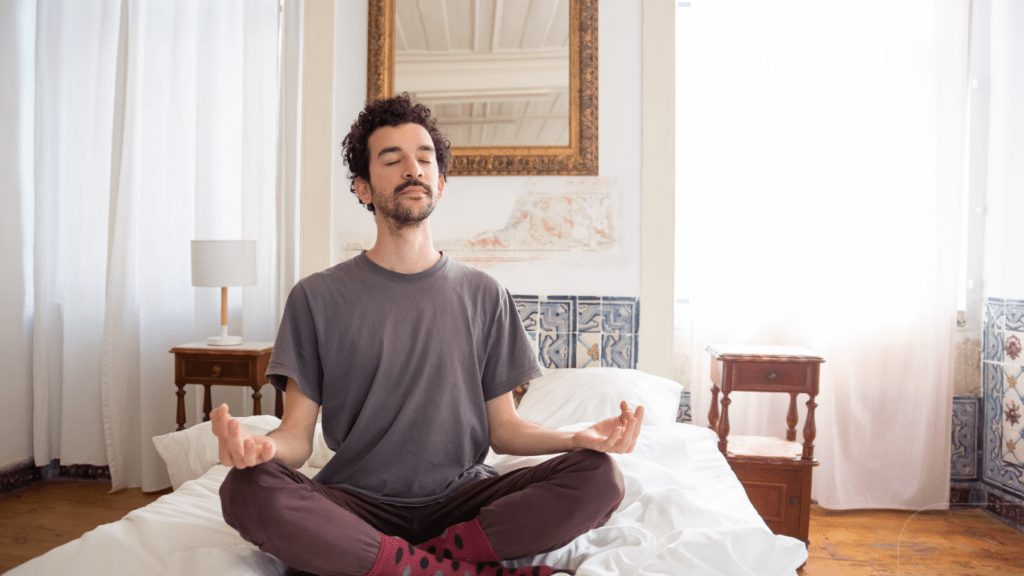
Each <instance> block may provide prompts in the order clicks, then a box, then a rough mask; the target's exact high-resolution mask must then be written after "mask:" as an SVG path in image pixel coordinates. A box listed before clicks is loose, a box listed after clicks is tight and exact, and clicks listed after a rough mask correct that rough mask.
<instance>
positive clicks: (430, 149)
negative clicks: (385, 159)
mask: <svg viewBox="0 0 1024 576" xmlns="http://www.w3.org/2000/svg"><path fill="white" fill-rule="evenodd" d="M401 151H402V147H401V146H388V147H387V148H384V149H383V150H381V151H380V152H378V153H377V157H378V158H380V157H381V156H383V155H385V154H389V153H396V152H401ZM416 151H417V152H419V151H423V152H431V153H434V152H435V151H434V147H433V146H428V145H426V144H421V145H420V146H419V147H418V148H416Z"/></svg>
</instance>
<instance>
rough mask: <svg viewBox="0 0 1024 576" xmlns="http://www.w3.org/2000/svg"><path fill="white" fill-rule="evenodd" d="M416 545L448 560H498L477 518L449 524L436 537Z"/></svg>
mask: <svg viewBox="0 0 1024 576" xmlns="http://www.w3.org/2000/svg"><path fill="white" fill-rule="evenodd" d="M416 547H417V548H419V549H421V550H426V551H427V552H428V553H430V554H434V555H435V556H441V557H442V558H447V559H448V560H470V561H473V562H497V561H498V560H499V558H498V555H497V554H495V553H494V549H493V548H491V543H490V542H489V541H488V540H487V536H486V535H485V534H484V529H483V528H481V527H480V521H479V518H474V519H472V520H470V521H469V522H463V523H462V524H456V525H454V526H449V527H448V529H447V530H445V531H444V533H443V534H441V535H440V536H438V537H437V538H434V539H433V540H427V541H426V542H423V543H422V544H417V545H416Z"/></svg>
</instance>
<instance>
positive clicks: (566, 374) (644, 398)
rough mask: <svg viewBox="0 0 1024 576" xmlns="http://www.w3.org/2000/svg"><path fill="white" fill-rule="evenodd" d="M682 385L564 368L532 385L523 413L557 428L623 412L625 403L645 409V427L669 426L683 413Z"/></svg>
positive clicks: (636, 374) (641, 375)
mask: <svg viewBox="0 0 1024 576" xmlns="http://www.w3.org/2000/svg"><path fill="white" fill-rule="evenodd" d="M682 392H683V386H682V385H681V384H679V383H678V382H676V381H674V380H669V379H668V378H662V377H660V376H654V375H652V374H647V373H646V372H641V371H639V370H631V369H626V368H559V369H554V370H548V371H547V372H546V373H545V374H544V376H541V377H540V378H537V379H536V380H533V381H531V382H530V387H529V389H528V390H527V391H526V395H524V396H523V399H522V401H521V402H520V403H519V414H520V415H521V416H522V417H523V418H526V419H527V420H530V421H531V422H535V423H537V424H540V425H542V426H547V427H548V428H558V427H560V426H566V425H568V424H576V423H579V422H599V421H601V420H604V419H605V418H608V417H610V416H618V415H619V414H620V413H621V410H620V408H619V404H620V403H621V402H622V401H623V400H625V401H626V402H628V403H629V405H630V406H632V407H634V408H635V407H637V406H643V407H644V421H643V425H644V426H670V425H671V424H672V423H673V422H675V421H676V416H677V415H678V412H679V397H680V395H681V394H682Z"/></svg>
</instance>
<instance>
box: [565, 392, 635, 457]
mask: <svg viewBox="0 0 1024 576" xmlns="http://www.w3.org/2000/svg"><path fill="white" fill-rule="evenodd" d="M619 407H620V408H621V409H622V413H621V414H619V415H618V416H612V417H611V418H608V419H605V420H602V421H600V422H598V423H597V424H594V425H593V426H591V427H590V428H587V429H585V430H580V431H579V432H577V433H576V434H575V435H573V438H572V441H573V444H574V445H575V446H576V447H577V448H585V449H589V450H596V451H598V452H610V453H612V454H629V453H630V452H632V451H633V447H634V446H636V439H637V436H639V435H640V424H641V423H643V420H644V407H643V406H638V407H637V408H636V410H634V409H632V408H630V407H629V404H627V403H626V401H625V400H623V401H622V404H620V405H619Z"/></svg>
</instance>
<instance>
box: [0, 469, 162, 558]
mask: <svg viewBox="0 0 1024 576" xmlns="http://www.w3.org/2000/svg"><path fill="white" fill-rule="evenodd" d="M168 492H170V490H166V491H164V492H157V493H153V494H145V493H143V492H142V491H141V490H139V489H138V488H129V489H125V490H121V491H119V492H117V493H115V494H111V493H110V484H109V483H103V482H85V481H65V480H52V481H48V482H42V483H40V484H35V485H32V486H29V487H28V488H25V489H22V490H19V491H17V492H15V493H13V494H8V495H7V496H4V497H2V498H0V573H2V572H6V571H7V570H10V569H11V568H14V567H15V566H18V565H19V564H23V563H25V562H27V561H29V560H31V559H32V558H35V557H36V556H39V555H42V554H43V553H45V552H46V551H47V550H50V549H51V548H56V547H57V546H60V545H61V544H64V543H66V542H70V541H72V540H74V539H75V538H78V537H79V536H81V535H82V534H85V533H86V532H88V531H89V530H92V529H93V528H95V527H97V526H99V525H101V524H107V523H109V522H114V521H115V520H120V519H121V518H122V517H123V516H124V515H125V514H127V513H128V512H131V511H132V510H134V509H136V508H139V507H142V506H145V505H146V504H149V503H150V502H152V501H154V500H156V499H157V498H159V497H160V496H162V495H163V494H166V493H168Z"/></svg>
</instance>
